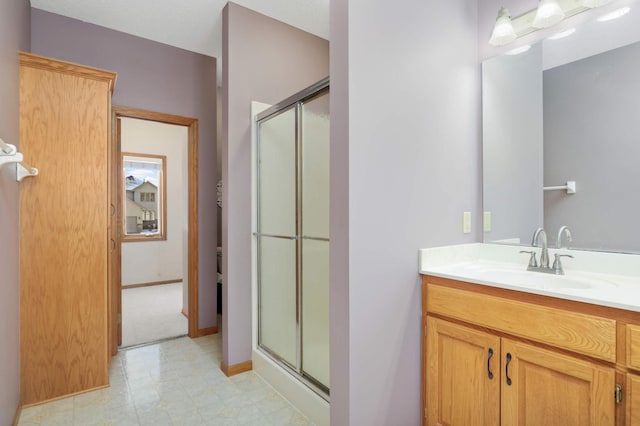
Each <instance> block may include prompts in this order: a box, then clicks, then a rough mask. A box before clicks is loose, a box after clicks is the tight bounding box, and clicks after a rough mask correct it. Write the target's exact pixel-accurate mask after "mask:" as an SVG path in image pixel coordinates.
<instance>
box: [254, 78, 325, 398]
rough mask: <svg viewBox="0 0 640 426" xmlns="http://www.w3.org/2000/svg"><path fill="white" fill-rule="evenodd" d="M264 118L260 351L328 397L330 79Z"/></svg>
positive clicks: (259, 242)
mask: <svg viewBox="0 0 640 426" xmlns="http://www.w3.org/2000/svg"><path fill="white" fill-rule="evenodd" d="M285 102H286V101H285ZM263 114H265V115H263V116H262V117H260V116H259V117H258V146H257V154H258V164H257V177H258V182H257V183H258V186H257V188H258V194H257V195H258V199H257V202H258V223H257V232H256V236H257V251H258V253H257V254H258V257H257V260H258V262H257V268H258V270H257V281H258V346H259V347H260V348H261V349H262V350H264V351H265V352H267V353H268V354H269V355H270V356H271V357H272V358H273V359H275V360H276V361H278V362H280V363H281V365H282V366H283V367H285V368H286V369H287V370H288V371H289V372H290V373H292V374H293V375H294V376H296V377H298V378H299V379H300V380H302V381H303V382H304V383H306V384H307V385H309V386H310V387H311V388H312V389H314V390H315V391H316V392H317V393H318V394H320V395H322V396H323V397H325V398H326V397H328V395H329V88H328V81H327V82H326V83H324V85H323V86H321V87H317V88H315V90H312V91H309V92H307V93H305V94H304V95H302V96H301V97H300V98H297V99H295V100H292V101H291V102H290V103H288V104H285V106H283V107H282V108H281V107H280V106H277V107H273V108H272V109H270V110H267V111H266V112H265V113H263Z"/></svg>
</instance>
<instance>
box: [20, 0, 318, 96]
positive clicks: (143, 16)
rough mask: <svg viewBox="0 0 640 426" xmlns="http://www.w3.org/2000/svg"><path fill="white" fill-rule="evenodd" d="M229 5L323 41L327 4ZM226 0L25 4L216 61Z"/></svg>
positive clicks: (45, 0)
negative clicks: (276, 21)
mask: <svg viewBox="0 0 640 426" xmlns="http://www.w3.org/2000/svg"><path fill="white" fill-rule="evenodd" d="M234 3H236V4H239V5H241V6H244V7H247V8H249V9H252V10H255V11H256V12H260V13H262V14H264V15H267V16H270V17H272V18H274V19H277V20H279V21H283V22H286V23H287V24H289V25H292V26H294V27H297V28H300V29H302V30H304V31H307V32H310V33H312V34H315V35H317V36H319V37H322V38H324V39H329V0H235V1H234ZM225 4H227V0H31V6H32V7H34V8H37V9H42V10H46V11H48V12H52V13H56V14H59V15H63V16H68V17H70V18H75V19H79V20H81V21H85V22H89V23H92V24H96V25H100V26H102V27H106V28H111V29H114V30H117V31H122V32H124V33H128V34H133V35H135V36H138V37H142V38H146V39H149V40H154V41H158V42H160V43H165V44H168V45H171V46H175V47H180V48H182V49H185V50H190V51H192V52H197V53H202V54H204V55H208V56H213V57H215V58H218V84H220V75H221V69H222V68H221V62H222V9H223V8H224V6H225Z"/></svg>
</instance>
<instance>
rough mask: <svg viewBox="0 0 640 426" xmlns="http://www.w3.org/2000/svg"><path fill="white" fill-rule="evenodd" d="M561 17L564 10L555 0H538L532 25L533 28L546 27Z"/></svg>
mask: <svg viewBox="0 0 640 426" xmlns="http://www.w3.org/2000/svg"><path fill="white" fill-rule="evenodd" d="M563 19H564V12H563V11H562V8H561V7H560V5H559V4H558V2H557V1H556V0H540V3H538V10H537V11H536V17H535V18H534V19H533V24H532V25H533V26H534V27H535V28H547V27H550V26H552V25H555V24H557V23H558V22H560V21H562V20H563Z"/></svg>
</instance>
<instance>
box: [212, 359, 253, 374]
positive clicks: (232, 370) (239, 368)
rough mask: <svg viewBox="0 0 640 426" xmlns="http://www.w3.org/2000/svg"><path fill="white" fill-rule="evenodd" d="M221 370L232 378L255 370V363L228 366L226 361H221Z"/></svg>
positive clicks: (247, 362) (246, 362) (248, 362)
mask: <svg viewBox="0 0 640 426" xmlns="http://www.w3.org/2000/svg"><path fill="white" fill-rule="evenodd" d="M220 370H222V372H223V373H224V375H225V376H227V377H231V376H235V375H236V374H240V373H244V372H246V371H251V370H253V362H252V361H245V362H241V363H239V364H233V365H227V364H226V363H225V362H224V361H220Z"/></svg>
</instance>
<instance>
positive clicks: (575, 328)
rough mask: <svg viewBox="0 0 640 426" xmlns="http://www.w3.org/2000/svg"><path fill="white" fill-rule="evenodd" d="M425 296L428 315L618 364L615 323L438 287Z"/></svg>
mask: <svg viewBox="0 0 640 426" xmlns="http://www.w3.org/2000/svg"><path fill="white" fill-rule="evenodd" d="M425 296H426V297H425V298H426V311H427V313H435V314H439V315H443V316H447V317H450V318H455V319H458V320H461V321H465V322H469V323H472V324H476V325H480V326H484V327H488V328H491V329H494V330H497V331H501V332H504V333H508V334H511V335H513V336H518V337H522V338H526V339H531V340H534V341H537V342H541V343H545V344H548V345H552V346H556V347H558V348H563V349H567V350H570V351H573V352H577V353H580V354H584V355H588V356H592V357H595V358H599V359H602V360H605V361H610V362H615V361H616V321H615V320H612V319H608V318H602V317H598V316H595V315H587V314H582V313H577V312H570V311H565V310H562V309H556V308H550V307H545V306H540V305H534V304H531V303H526V302H520V301H516V300H510V299H505V298H501V297H496V296H490V295H484V294H479V293H475V292H473V291H466V290H460V289H456V288H451V287H445V286H440V285H435V284H427V294H426V295H425ZM638 333H639V334H638V342H640V328H639V329H638ZM637 351H638V352H637V353H638V356H639V357H640V346H638V347H637ZM638 361H639V362H640V358H639V359H638Z"/></svg>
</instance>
